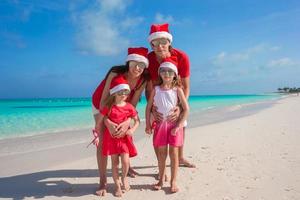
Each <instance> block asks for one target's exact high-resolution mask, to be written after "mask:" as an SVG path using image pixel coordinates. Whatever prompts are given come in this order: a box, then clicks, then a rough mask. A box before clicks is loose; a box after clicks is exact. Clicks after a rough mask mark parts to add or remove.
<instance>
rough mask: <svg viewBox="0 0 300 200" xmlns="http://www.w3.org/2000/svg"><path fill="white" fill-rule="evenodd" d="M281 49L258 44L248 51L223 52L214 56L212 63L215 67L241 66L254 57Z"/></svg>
mask: <svg viewBox="0 0 300 200" xmlns="http://www.w3.org/2000/svg"><path fill="white" fill-rule="evenodd" d="M279 49H280V47H278V46H270V45H267V44H264V43H261V44H257V45H255V46H253V47H249V48H247V49H244V50H241V51H240V52H233V53H227V52H225V51H222V52H221V53H219V54H218V55H217V56H214V57H213V58H212V63H213V64H215V65H219V66H222V65H227V64H239V63H242V62H244V61H249V60H250V59H252V58H253V57H254V56H256V55H258V54H261V53H265V52H270V51H277V50H279Z"/></svg>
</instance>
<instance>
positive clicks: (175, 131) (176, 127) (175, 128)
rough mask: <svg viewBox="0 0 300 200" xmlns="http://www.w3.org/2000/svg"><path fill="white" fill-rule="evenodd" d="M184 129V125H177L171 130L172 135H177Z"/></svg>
mask: <svg viewBox="0 0 300 200" xmlns="http://www.w3.org/2000/svg"><path fill="white" fill-rule="evenodd" d="M180 129H182V127H180V126H175V127H174V128H173V129H172V130H171V135H173V136H176V135H177V132H178V131H179V130H180Z"/></svg>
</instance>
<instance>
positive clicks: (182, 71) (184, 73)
mask: <svg viewBox="0 0 300 200" xmlns="http://www.w3.org/2000/svg"><path fill="white" fill-rule="evenodd" d="M171 56H176V57H177V61H178V66H177V69H178V75H179V76H180V77H181V78H186V77H189V76H190V61H189V57H188V56H187V55H186V53H184V52H183V51H181V50H179V49H175V48H173V49H172V51H171ZM148 60H149V67H148V70H149V73H150V78H151V80H152V81H154V82H156V81H158V68H159V65H160V63H159V62H158V61H157V59H156V56H155V53H154V51H151V52H150V53H149V54H148Z"/></svg>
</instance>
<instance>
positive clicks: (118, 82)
mask: <svg viewBox="0 0 300 200" xmlns="http://www.w3.org/2000/svg"><path fill="white" fill-rule="evenodd" d="M121 90H129V91H130V87H129V85H128V82H127V80H126V79H125V78H124V76H123V75H118V76H116V77H114V78H113V79H112V80H111V84H110V90H109V93H110V95H112V94H114V93H116V92H119V91H121Z"/></svg>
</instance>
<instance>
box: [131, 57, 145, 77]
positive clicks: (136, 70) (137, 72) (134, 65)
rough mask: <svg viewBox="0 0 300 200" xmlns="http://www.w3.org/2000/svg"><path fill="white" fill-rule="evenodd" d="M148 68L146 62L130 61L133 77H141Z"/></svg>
mask: <svg viewBox="0 0 300 200" xmlns="http://www.w3.org/2000/svg"><path fill="white" fill-rule="evenodd" d="M145 68H146V65H145V63H143V62H137V61H133V60H131V61H129V74H130V75H131V76H133V77H135V78H136V77H139V76H141V74H142V73H143V71H144V69H145Z"/></svg>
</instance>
